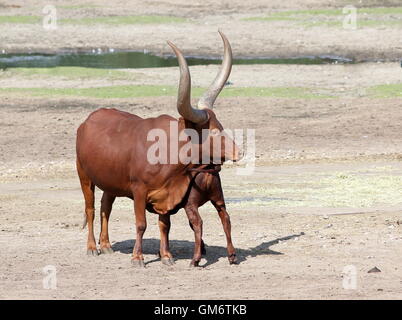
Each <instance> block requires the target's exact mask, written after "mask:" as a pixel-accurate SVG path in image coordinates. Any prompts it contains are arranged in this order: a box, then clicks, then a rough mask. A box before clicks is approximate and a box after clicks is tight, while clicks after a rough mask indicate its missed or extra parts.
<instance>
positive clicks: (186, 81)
mask: <svg viewBox="0 0 402 320" xmlns="http://www.w3.org/2000/svg"><path fill="white" fill-rule="evenodd" d="M167 43H168V45H169V46H170V47H171V48H172V49H173V51H174V53H175V54H176V57H177V60H178V61H179V67H180V82H179V93H178V96H177V111H179V113H180V115H181V116H182V117H183V118H184V119H186V120H189V121H191V122H193V123H203V122H205V121H207V120H208V114H207V112H206V111H205V110H198V109H194V108H193V107H192V106H191V101H190V99H191V77H190V71H189V70H188V66H187V62H186V59H185V58H184V56H183V54H182V53H181V51H180V50H179V49H178V48H177V47H176V46H175V45H174V44H173V43H171V42H170V41H168V42H167Z"/></svg>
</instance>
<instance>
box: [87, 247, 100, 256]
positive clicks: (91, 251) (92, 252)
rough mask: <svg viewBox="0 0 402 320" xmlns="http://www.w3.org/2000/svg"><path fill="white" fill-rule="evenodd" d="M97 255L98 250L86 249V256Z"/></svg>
mask: <svg viewBox="0 0 402 320" xmlns="http://www.w3.org/2000/svg"><path fill="white" fill-rule="evenodd" d="M98 255H99V252H98V250H96V249H95V250H91V249H88V250H87V256H94V257H97V256H98Z"/></svg>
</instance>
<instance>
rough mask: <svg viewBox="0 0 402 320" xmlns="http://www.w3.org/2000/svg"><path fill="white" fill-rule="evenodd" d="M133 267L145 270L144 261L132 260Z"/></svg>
mask: <svg viewBox="0 0 402 320" xmlns="http://www.w3.org/2000/svg"><path fill="white" fill-rule="evenodd" d="M131 265H132V266H133V267H135V268H145V263H144V260H134V259H131Z"/></svg>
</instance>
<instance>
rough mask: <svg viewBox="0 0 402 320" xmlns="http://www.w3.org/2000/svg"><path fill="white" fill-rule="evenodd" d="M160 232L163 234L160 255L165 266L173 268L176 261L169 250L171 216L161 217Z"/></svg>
mask: <svg viewBox="0 0 402 320" xmlns="http://www.w3.org/2000/svg"><path fill="white" fill-rule="evenodd" d="M158 224H159V230H160V234H161V243H160V250H159V254H160V257H161V261H162V263H163V264H166V265H168V266H171V265H173V264H174V259H173V256H172V254H171V253H170V250H169V231H170V215H167V214H160V215H159V221H158Z"/></svg>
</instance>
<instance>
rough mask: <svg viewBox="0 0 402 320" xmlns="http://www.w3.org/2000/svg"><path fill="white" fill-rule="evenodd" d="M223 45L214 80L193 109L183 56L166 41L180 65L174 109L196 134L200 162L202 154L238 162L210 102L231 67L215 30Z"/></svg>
mask: <svg viewBox="0 0 402 320" xmlns="http://www.w3.org/2000/svg"><path fill="white" fill-rule="evenodd" d="M219 34H220V35H221V37H222V40H223V44H224V56H223V61H222V66H221V69H220V71H219V72H218V74H217V76H216V78H215V80H214V81H213V83H212V84H211V86H210V87H209V88H208V90H207V91H206V92H205V93H204V95H203V96H202V97H201V98H200V100H199V102H198V105H197V108H193V107H192V106H191V102H190V100H191V77H190V71H189V69H188V66H187V62H186V59H185V58H184V56H183V54H182V53H181V51H180V50H179V49H178V48H177V47H176V46H175V45H174V44H173V43H171V42H170V41H168V44H169V45H170V46H171V47H172V49H173V51H174V53H175V54H176V56H177V59H178V61H179V67H180V83H179V93H178V98H177V110H178V111H179V113H180V115H181V116H182V117H183V118H184V119H185V120H187V121H188V122H191V124H192V127H194V128H195V129H196V130H197V131H198V132H199V133H200V135H201V136H200V142H201V143H200V149H201V152H202V157H203V160H202V161H203V163H205V155H208V156H209V160H210V161H211V162H214V163H216V162H220V163H222V162H224V161H227V160H232V161H238V160H239V159H240V151H239V148H238V146H237V145H236V144H235V142H234V141H233V139H232V138H231V137H229V135H228V134H227V133H225V132H224V129H223V126H222V124H221V123H220V122H219V120H218V119H217V117H216V115H215V112H214V111H213V110H212V108H213V104H214V102H215V100H216V98H217V97H218V95H219V93H220V92H221V91H222V88H223V87H224V86H225V83H226V81H227V79H228V78H229V75H230V71H231V70H232V49H231V47H230V43H229V41H228V39H227V38H226V36H225V35H224V34H223V33H222V32H221V31H219Z"/></svg>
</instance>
